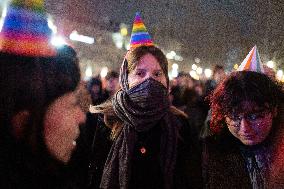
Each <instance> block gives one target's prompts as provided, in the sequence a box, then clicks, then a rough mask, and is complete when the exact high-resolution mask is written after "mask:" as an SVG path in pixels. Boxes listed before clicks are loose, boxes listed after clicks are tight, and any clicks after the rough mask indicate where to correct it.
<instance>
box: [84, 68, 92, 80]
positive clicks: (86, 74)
mask: <svg viewBox="0 0 284 189" xmlns="http://www.w3.org/2000/svg"><path fill="white" fill-rule="evenodd" d="M92 75H93V71H92V67H91V66H88V67H87V69H86V71H85V76H86V77H87V78H90V77H92Z"/></svg>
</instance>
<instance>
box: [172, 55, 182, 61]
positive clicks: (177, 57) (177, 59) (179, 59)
mask: <svg viewBox="0 0 284 189" xmlns="http://www.w3.org/2000/svg"><path fill="white" fill-rule="evenodd" d="M174 59H175V60H176V61H183V58H182V57H181V56H179V55H175V56H174Z"/></svg>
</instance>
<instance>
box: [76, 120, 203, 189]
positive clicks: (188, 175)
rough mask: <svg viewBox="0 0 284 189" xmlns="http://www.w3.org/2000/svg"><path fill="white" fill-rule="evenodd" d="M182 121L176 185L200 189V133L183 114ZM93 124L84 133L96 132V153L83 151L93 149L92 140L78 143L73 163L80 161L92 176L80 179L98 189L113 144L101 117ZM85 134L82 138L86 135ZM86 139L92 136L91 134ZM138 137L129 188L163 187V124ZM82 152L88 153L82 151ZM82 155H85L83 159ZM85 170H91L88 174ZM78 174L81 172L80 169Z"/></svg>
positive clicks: (176, 186)
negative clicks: (161, 129)
mask: <svg viewBox="0 0 284 189" xmlns="http://www.w3.org/2000/svg"><path fill="white" fill-rule="evenodd" d="M95 117H97V116H95ZM179 121H180V122H181V123H182V128H181V130H180V132H179V135H180V136H179V141H178V154H177V160H176V162H177V163H176V168H175V173H174V188H179V189H183V188H185V189H187V188H197V189H198V188H201V187H202V180H201V179H202V175H201V157H200V150H199V148H198V146H199V145H198V142H197V133H196V132H195V131H194V129H193V128H191V127H190V126H189V125H188V122H187V120H186V119H185V118H183V117H180V118H179ZM92 124H93V125H95V126H92V127H90V126H88V127H85V129H87V130H89V131H86V132H82V134H84V133H85V134H87V135H86V136H88V135H92V136H93V134H94V133H96V139H95V142H94V147H93V155H90V154H89V155H88V152H86V150H82V148H84V149H87V148H88V149H90V146H92V145H91V144H90V143H91V140H89V141H86V140H85V141H84V142H85V144H84V145H82V146H81V145H80V144H78V145H79V146H78V147H79V148H78V151H77V152H76V153H75V154H74V158H73V165H74V164H77V165H78V166H77V170H80V171H81V173H82V172H84V175H85V176H84V177H85V178H88V179H89V181H87V179H82V178H79V179H81V181H82V182H85V183H88V182H90V183H91V184H90V185H91V187H90V188H99V184H100V179H101V175H102V171H103V167H104V163H105V161H106V158H107V155H108V152H109V150H110V147H111V145H112V141H111V140H110V139H109V136H110V132H111V131H110V129H109V128H107V127H106V126H105V125H104V124H103V122H102V121H100V120H99V122H98V123H95V122H93V123H92ZM161 126H162V125H161ZM94 127H96V128H97V132H95V131H94ZM90 130H93V131H90ZM91 133H93V134H91ZM86 136H85V137H83V138H86ZM87 138H89V136H88V137H87ZM138 138H139V140H138V141H139V142H137V144H136V146H135V149H134V150H135V152H134V157H133V161H132V169H131V177H132V178H131V180H130V188H163V186H162V183H163V182H162V173H161V171H160V167H159V144H160V141H159V140H160V127H159V126H155V127H153V128H152V129H151V130H150V131H148V132H147V133H141V134H139V135H138ZM86 142H87V143H88V144H87V143H86ZM141 145H143V146H145V147H146V153H145V154H143V153H141ZM80 148H81V150H80ZM82 151H85V152H84V153H82ZM90 151H92V150H90ZM90 151H89V152H90ZM78 152H79V153H78ZM83 154H84V155H83ZM82 155H83V156H85V157H84V158H82ZM86 157H89V158H86ZM79 162H80V163H79ZM83 162H84V163H83ZM88 162H91V164H92V165H91V168H90V169H89V171H87V169H88V168H87V167H88V166H87V165H88ZM82 166H84V167H85V168H84V169H82ZM79 167H80V169H79ZM86 173H88V176H87V174H86ZM77 174H79V173H78V171H77ZM90 175H91V176H90ZM90 185H89V186H90Z"/></svg>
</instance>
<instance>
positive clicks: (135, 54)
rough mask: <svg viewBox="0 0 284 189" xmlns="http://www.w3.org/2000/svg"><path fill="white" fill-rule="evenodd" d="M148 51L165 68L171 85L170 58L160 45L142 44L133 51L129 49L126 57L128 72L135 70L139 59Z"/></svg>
mask: <svg viewBox="0 0 284 189" xmlns="http://www.w3.org/2000/svg"><path fill="white" fill-rule="evenodd" d="M148 53H150V54H151V55H153V56H154V57H155V58H156V59H157V61H158V62H159V64H160V66H161V69H162V70H163V72H164V74H165V77H166V80H167V85H168V86H169V76H168V60H167V58H166V56H165V54H164V53H163V52H162V51H161V49H159V48H158V47H155V46H140V47H137V48H135V49H134V50H132V51H129V52H128V53H127V56H126V59H127V61H128V72H131V71H133V70H134V69H135V67H136V66H137V63H138V62H139V60H140V59H141V58H142V57H143V56H144V55H146V54H148Z"/></svg>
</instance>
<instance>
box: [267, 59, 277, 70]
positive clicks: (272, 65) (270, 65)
mask: <svg viewBox="0 0 284 189" xmlns="http://www.w3.org/2000/svg"><path fill="white" fill-rule="evenodd" d="M266 65H267V66H268V67H269V68H274V66H275V64H274V62H273V61H272V60H269V61H268V62H267V63H266Z"/></svg>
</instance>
